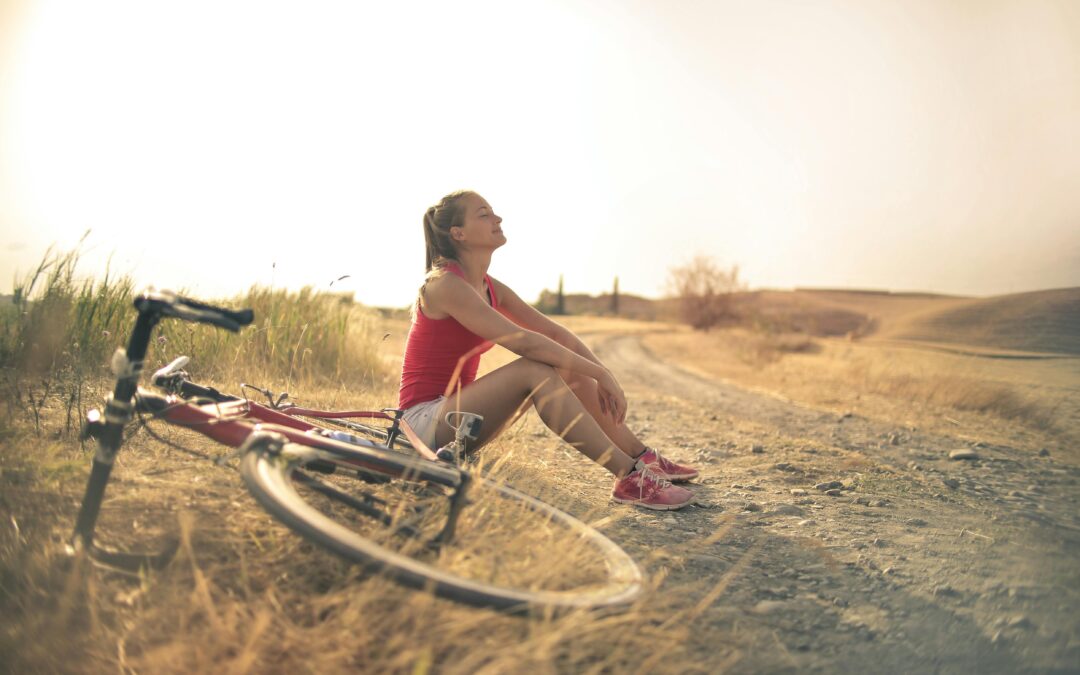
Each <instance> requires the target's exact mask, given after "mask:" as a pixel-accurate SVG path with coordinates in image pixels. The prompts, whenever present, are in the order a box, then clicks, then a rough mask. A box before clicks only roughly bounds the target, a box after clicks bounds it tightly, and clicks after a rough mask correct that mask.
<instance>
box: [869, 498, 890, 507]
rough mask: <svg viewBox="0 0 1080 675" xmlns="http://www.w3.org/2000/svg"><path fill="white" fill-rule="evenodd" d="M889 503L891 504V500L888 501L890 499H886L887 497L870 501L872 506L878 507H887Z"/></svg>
mask: <svg viewBox="0 0 1080 675" xmlns="http://www.w3.org/2000/svg"><path fill="white" fill-rule="evenodd" d="M888 505H889V502H888V500H885V499H878V500H875V501H872V502H870V506H874V507H877V508H884V507H886V506H888Z"/></svg>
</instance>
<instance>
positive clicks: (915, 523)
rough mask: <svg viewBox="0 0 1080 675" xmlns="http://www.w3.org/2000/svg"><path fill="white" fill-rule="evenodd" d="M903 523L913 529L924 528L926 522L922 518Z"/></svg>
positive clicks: (910, 519)
mask: <svg viewBox="0 0 1080 675" xmlns="http://www.w3.org/2000/svg"><path fill="white" fill-rule="evenodd" d="M904 522H905V523H907V524H908V525H911V526H913V527H926V521H925V520H923V519H922V518H908V519H907V520H905V521H904Z"/></svg>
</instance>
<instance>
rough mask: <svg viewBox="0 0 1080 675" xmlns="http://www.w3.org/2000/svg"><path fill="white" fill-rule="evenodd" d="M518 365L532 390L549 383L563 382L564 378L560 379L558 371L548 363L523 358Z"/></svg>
mask: <svg viewBox="0 0 1080 675" xmlns="http://www.w3.org/2000/svg"><path fill="white" fill-rule="evenodd" d="M516 365H517V366H518V368H520V369H521V370H522V372H523V373H524V375H525V380H526V382H527V384H528V385H529V388H530V389H535V388H537V387H540V386H543V385H544V384H546V383H548V382H562V378H561V377H559V373H558V371H557V370H556V369H555V368H554V367H552V366H549V365H548V364H546V363H541V362H539V361H533V360H532V359H527V358H524V357H522V358H520V359H518V361H517V364H516Z"/></svg>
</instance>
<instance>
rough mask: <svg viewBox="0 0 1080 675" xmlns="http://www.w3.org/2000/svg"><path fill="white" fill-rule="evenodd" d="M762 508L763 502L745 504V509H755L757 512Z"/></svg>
mask: <svg viewBox="0 0 1080 675" xmlns="http://www.w3.org/2000/svg"><path fill="white" fill-rule="evenodd" d="M761 508H762V507H761V504H758V503H757V502H746V505H745V506H743V511H755V512H756V511H760V510H761Z"/></svg>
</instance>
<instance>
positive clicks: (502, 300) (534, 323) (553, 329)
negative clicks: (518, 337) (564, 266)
mask: <svg viewBox="0 0 1080 675" xmlns="http://www.w3.org/2000/svg"><path fill="white" fill-rule="evenodd" d="M489 278H490V277H489ZM491 281H492V284H494V286H495V288H494V290H495V293H496V295H497V296H498V298H499V309H500V310H501V311H502V312H503V313H504V314H506V316H508V317H509V318H510V319H511V320H512V321H513V322H514V323H516V324H517V325H519V326H521V327H522V328H526V329H528V330H531V331H534V332H536V333H540V334H541V335H546V336H547V337H549V338H551V339H552V340H554V341H555V342H557V343H559V344H560V345H562V346H563V347H566V348H567V349H569V350H570V351H572V352H574V353H575V354H578V355H580V356H582V357H583V358H586V359H588V360H589V361H592V362H593V363H595V364H597V365H600V366H603V365H604V364H602V363H601V362H600V359H598V358H597V357H596V355H595V354H593V353H592V351H591V350H590V349H589V348H588V347H587V346H585V343H584V342H582V341H581V338H579V337H578V336H577V335H574V333H573V331H571V330H570V329H568V328H566V327H565V326H562V325H560V324H558V323H556V322H554V321H552V320H551V319H549V318H548V317H547V316H546V315H545V314H544V313H543V312H541V311H539V310H538V309H536V308H535V307H533V306H532V305H530V304H529V303H527V302H525V301H524V300H522V299H521V298H520V297H518V294H517V293H515V292H514V291H513V290H512V289H511V288H510V287H509V286H507V285H506V284H504V283H502V282H501V281H499V280H498V279H491Z"/></svg>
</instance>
